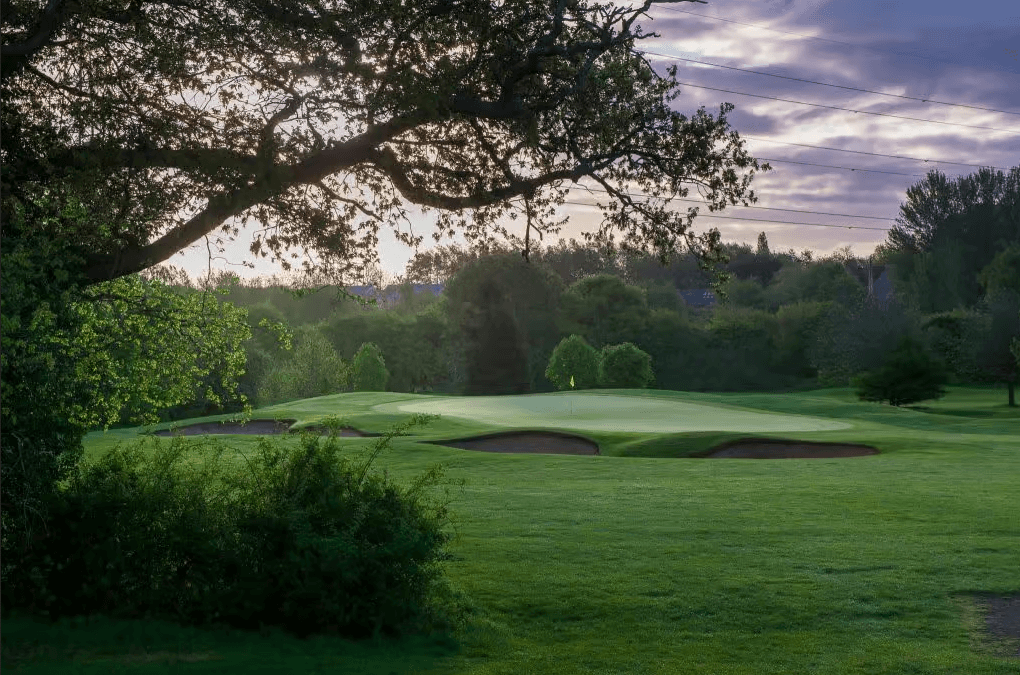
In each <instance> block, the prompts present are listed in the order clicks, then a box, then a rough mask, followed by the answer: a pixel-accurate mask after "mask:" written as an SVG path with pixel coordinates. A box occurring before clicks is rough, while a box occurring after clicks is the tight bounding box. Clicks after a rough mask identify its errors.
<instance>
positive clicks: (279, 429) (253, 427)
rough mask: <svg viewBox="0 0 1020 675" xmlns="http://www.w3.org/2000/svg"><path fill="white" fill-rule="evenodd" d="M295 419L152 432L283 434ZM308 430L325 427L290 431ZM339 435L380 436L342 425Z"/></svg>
mask: <svg viewBox="0 0 1020 675" xmlns="http://www.w3.org/2000/svg"><path fill="white" fill-rule="evenodd" d="M296 421H297V420H249V421H248V422H246V423H244V424H241V423H239V422H202V423H200V424H192V425H189V426H186V427H178V428H177V429H173V430H171V429H162V430H160V431H156V432H153V433H154V434H155V435H156V436H171V435H173V436H204V435H206V434H241V435H246V436H266V435H270V434H285V433H287V432H288V431H290V426H291V425H292V424H294V422H296ZM301 431H309V432H311V433H318V434H325V433H327V431H326V428H325V427H323V426H319V425H312V426H308V427H305V428H304V429H295V430H294V431H292V432H291V433H299V432H301ZM339 435H340V436H355V437H361V436H380V435H381V434H371V433H367V432H364V431H358V430H357V429H353V428H351V427H343V428H342V429H341V430H340V433H339Z"/></svg>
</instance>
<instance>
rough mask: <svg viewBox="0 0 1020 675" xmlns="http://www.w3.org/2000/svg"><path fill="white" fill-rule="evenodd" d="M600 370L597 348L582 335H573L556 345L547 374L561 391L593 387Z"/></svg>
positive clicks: (596, 382) (596, 383)
mask: <svg viewBox="0 0 1020 675" xmlns="http://www.w3.org/2000/svg"><path fill="white" fill-rule="evenodd" d="M598 370H599V357H598V352H596V351H595V348H594V347H592V346H591V345H589V344H588V342H587V341H586V340H585V339H584V338H583V337H581V336H580V335H571V336H569V337H565V338H563V340H561V341H560V343H559V344H558V345H556V349H554V350H553V353H552V357H550V359H549V367H548V368H547V369H546V371H545V376H546V377H547V378H548V379H549V381H550V382H552V383H553V384H554V385H555V386H556V388H557V389H559V390H560V391H564V390H569V389H592V388H594V387H596V386H597V385H598V375H599V373H598ZM571 380H573V385H571Z"/></svg>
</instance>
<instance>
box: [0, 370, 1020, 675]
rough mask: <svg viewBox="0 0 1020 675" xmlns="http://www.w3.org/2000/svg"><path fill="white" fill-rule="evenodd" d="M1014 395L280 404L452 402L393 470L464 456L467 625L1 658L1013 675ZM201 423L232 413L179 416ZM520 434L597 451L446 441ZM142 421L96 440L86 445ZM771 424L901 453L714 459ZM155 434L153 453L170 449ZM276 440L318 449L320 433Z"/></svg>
mask: <svg viewBox="0 0 1020 675" xmlns="http://www.w3.org/2000/svg"><path fill="white" fill-rule="evenodd" d="M1002 399H1003V396H1002V392H999V391H990V390H984V389H980V388H964V387H952V388H951V389H950V391H949V393H948V395H947V396H946V397H945V398H944V399H942V400H940V401H937V402H934V403H931V404H929V406H928V407H926V408H924V409H923V410H922V409H906V408H895V407H893V406H888V405H878V404H871V403H863V402H860V401H858V400H856V398H855V396H854V394H853V392H852V391H850V390H849V389H828V390H815V391H810V392H803V393H790V394H763V393H733V394H730V393H720V394H711V393H691V392H666V391H662V392H659V391H631V390H613V391H609V392H606V391H600V392H588V391H585V392H570V393H566V392H564V393H551V394H539V395H526V396H516V397H511V396H491V397H452V396H450V397H443V396H421V395H411V394H405V393H397V392H360V393H349V394H337V395H330V396H322V397H318V398H313V399H303V400H297V401H292V402H289V403H285V404H280V405H277V406H272V407H271V408H263V409H260V410H258V411H257V413H256V415H255V416H254V419H255V420H259V419H261V420H274V419H277V420H296V426H298V427H300V426H301V425H308V424H320V423H321V422H322V421H323V420H325V419H326V418H327V417H329V416H332V415H336V416H338V417H340V418H343V420H344V423H345V424H350V425H351V426H352V427H353V428H356V429H359V430H362V431H364V432H367V433H372V434H378V433H385V432H386V431H387V430H389V429H392V428H393V426H394V425H395V424H397V423H401V422H405V421H407V419H408V417H409V414H410V413H417V412H424V413H433V414H439V415H441V417H440V418H438V419H432V420H430V421H428V422H427V423H425V424H422V425H420V426H414V427H412V428H410V429H408V432H407V434H406V435H403V436H397V437H394V438H393V439H392V441H391V442H390V443H389V444H388V446H387V447H386V449H385V450H384V451H383V452H381V454H379V456H378V457H377V459H376V463H375V465H374V470H377V471H386V472H388V474H389V476H390V477H391V478H393V479H394V480H396V481H397V483H399V484H404V485H406V484H409V482H410V481H411V480H412V479H413V478H414V477H416V476H419V475H420V474H421V472H422V471H424V470H426V469H427V468H429V467H431V466H434V465H436V464H437V463H440V464H442V465H444V466H445V467H446V470H447V472H448V473H447V474H446V475H447V477H448V478H449V479H450V481H451V482H450V483H449V484H448V485H449V486H451V492H450V499H451V500H452V501H451V503H450V508H451V510H452V512H453V514H454V516H455V522H454V524H453V526H452V527H451V529H450V531H451V532H452V533H454V535H455V537H454V539H453V541H452V542H451V543H450V545H449V552H450V554H451V558H450V559H449V561H448V562H447V563H446V564H445V565H444V567H445V574H446V575H447V577H448V579H449V580H450V582H451V583H452V584H453V586H454V588H456V589H457V590H458V591H461V592H463V593H465V594H466V596H467V597H468V598H470V601H471V602H472V603H473V604H474V610H473V612H474V613H473V615H472V618H471V621H470V624H469V626H467V627H466V628H465V629H464V630H463V632H461V633H459V634H458V636H457V640H458V643H457V644H456V645H453V644H452V643H450V642H445V641H431V639H426V638H424V637H422V638H415V637H409V638H407V639H401V640H392V641H386V642H383V643H380V644H372V643H369V642H364V643H356V642H350V641H347V640H343V639H339V638H333V637H328V636H323V637H319V638H315V639H310V640H307V641H305V640H298V639H296V638H293V637H288V636H286V635H283V634H278V633H271V634H266V635H262V634H259V633H255V632H250V633H243V632H237V633H228V632H222V631H217V630H214V629H198V628H194V629H192V628H182V627H179V626H174V625H172V624H168V623H164V622H158V621H134V622H126V621H125V622H115V621H105V620H102V621H100V620H96V621H95V622H90V623H74V622H71V621H70V620H69V621H65V622H63V623H60V624H57V625H46V624H39V623H34V622H30V621H27V620H11V621H5V623H4V648H5V650H8V649H9V647H8V645H9V644H10V645H19V644H20V645H32V644H39V645H43V646H44V647H45V650H42V649H40V650H39V654H38V655H37V656H31V657H30V656H29V655H28V654H27V652H26V656H25V657H23V659H22V660H23V662H22V663H17V662H18V660H19V659H18V658H12V659H10V660H8V658H7V655H6V653H5V659H4V671H5V672H6V671H7V670H8V668H9V666H10V665H11V664H17V666H18V667H15V668H11V670H12V672H22V673H32V674H38V675H49V674H51V673H64V672H78V673H82V674H87V675H101V674H102V675H105V673H109V672H114V671H116V672H122V673H132V674H133V673H138V674H139V675H141V674H143V673H156V672H161V673H170V672H187V673H191V672H194V673H199V672H217V673H226V674H230V673H267V674H268V673H279V672H302V673H318V674H321V675H327V674H329V675H333V674H334V673H345V674H347V675H376V674H377V673H394V672H395V673H417V674H419V675H452V674H454V673H456V674H458V675H460V674H464V675H517V674H518V673H541V674H543V675H544V674H548V675H593V674H602V673H605V674H607V675H608V674H613V675H616V674H621V675H622V674H624V673H626V674H627V675H630V674H635V675H676V674H678V673H704V674H706V675H709V674H711V675H716V674H718V675H758V674H759V673H783V674H785V673H824V674H826V675H829V674H832V675H874V674H883V675H899V674H900V673H919V674H920V673H924V674H926V675H963V674H966V675H1012V674H1014V673H1017V672H1020V671H1018V666H1020V661H1018V660H1017V658H1016V657H1015V656H1009V655H1010V654H1015V653H1017V650H1018V649H1020V636H1015V635H1013V636H1012V637H1011V635H1012V633H1010V631H1011V630H1012V629H1011V628H1009V626H1012V625H1013V624H1012V623H1010V622H1011V621H1015V618H1014V617H1015V614H1008V613H1002V614H1001V615H1000V616H999V618H998V619H997V621H998V624H996V625H999V626H1001V627H1002V629H1001V631H1000V632H999V633H996V635H997V638H996V639H998V640H1000V641H999V642H993V641H992V639H991V637H990V633H987V632H986V630H985V629H986V626H987V625H989V624H986V608H987V607H989V606H992V605H996V604H997V605H999V606H1002V607H1006V606H1013V605H1012V604H1010V603H1013V604H1017V603H1020V600H1018V599H1017V598H1018V597H1020V570H1018V568H1017V559H1018V555H1020V528H1018V527H1017V521H1016V486H1017V485H1018V484H1020V443H1018V439H1020V415H1018V413H1017V411H1016V410H1015V409H1009V408H1007V407H1006V406H1005V405H1004V402H1003V400H1002ZM571 403H572V404H573V413H572V414H571V410H570V408H571ZM195 422H204V423H210V422H218V419H217V418H202V419H195V420H182V421H181V425H182V426H184V425H187V424H189V423H195ZM160 426H168V425H160ZM508 427H516V428H517V430H521V429H541V428H546V429H550V430H552V429H551V428H557V429H560V428H565V427H573V428H575V429H577V433H578V435H582V436H583V437H584V438H586V439H589V440H590V441H592V442H594V443H597V444H598V447H599V449H600V453H599V455H587V456H584V455H566V454H561V455H556V454H513V453H500V452H469V451H466V450H463V449H460V448H458V447H447V446H444V445H442V444H438V445H437V444H435V442H436V441H439V440H442V439H452V438H466V437H470V436H480V435H485V434H492V433H496V432H503V431H506V430H507V428H508ZM628 430H631V431H629V432H628ZM144 431H149V430H143V429H140V428H134V429H118V430H114V431H110V432H108V433H105V434H104V433H102V432H96V433H93V434H90V435H89V437H88V439H87V440H86V447H87V455H88V456H89V457H90V458H97V457H99V456H100V455H102V454H105V452H107V451H109V450H110V449H111V448H112V447H113V446H115V445H116V444H117V443H123V442H127V443H131V442H134V441H135V440H137V439H138V438H139V434H141V433H143V432H144ZM769 431H773V432H780V435H782V436H783V437H786V438H790V439H797V440H801V441H824V442H828V443H867V444H869V445H873V446H874V447H875V448H877V449H878V451H879V454H876V455H872V456H870V457H865V458H860V459H846V458H832V459H812V460H799V459H790V460H783V461H776V462H755V461H746V460H740V459H698V458H691V457H692V455H691V453H692V452H696V451H699V450H700V451H704V450H707V449H708V448H709V447H714V446H715V445H717V444H721V443H727V442H733V441H736V440H738V439H740V438H742V437H746V436H749V435H755V436H756V435H758V434H760V433H765V434H766V435H767V432H769ZM147 438H148V440H147V441H146V443H148V444H149V445H148V446H147V447H148V448H150V449H151V448H152V447H155V446H157V445H158V446H163V445H165V444H168V443H170V442H171V439H169V438H163V437H158V436H150V437H147ZM265 438H271V439H272V440H273V442H279V443H282V444H287V445H290V446H292V447H293V446H296V445H297V444H298V443H299V442H300V437H299V435H298V434H281V435H277V436H273V437H265ZM260 441H261V439H260V438H258V437H257V436H252V435H233V436H221V437H218V438H216V439H207V440H203V439H201V438H198V439H186V440H185V439H179V442H187V443H189V444H194V445H192V446H189V447H191V448H193V450H191V452H194V453H195V454H194V456H193V459H195V460H198V459H199V456H200V455H201V454H203V453H205V452H207V451H209V448H211V447H212V446H211V445H209V444H211V443H214V442H215V443H221V444H222V446H223V448H224V450H225V453H226V454H225V456H226V458H227V459H228V460H230V461H231V462H232V463H233V465H234V466H236V467H237V469H238V470H239V471H245V468H244V467H245V466H246V463H245V461H244V459H245V458H246V457H247V458H250V457H251V456H252V454H253V453H254V452H255V451H256V450H257V447H258V443H259V442H260ZM378 441H380V439H379V438H367V437H366V438H358V437H345V438H343V439H342V446H343V448H344V449H343V452H344V453H345V454H348V453H349V454H350V456H351V457H352V458H354V457H363V456H365V455H366V453H368V452H370V451H371V449H372V447H373V446H374V445H375V444H376V443H377V442H378ZM203 443H204V444H205V445H203ZM668 458H677V459H679V458H683V461H671V460H670V459H668ZM461 481H463V482H461ZM127 635H130V636H131V637H130V638H128V637H125V636H127ZM27 649H28V647H25V650H27ZM143 657H144V658H143Z"/></svg>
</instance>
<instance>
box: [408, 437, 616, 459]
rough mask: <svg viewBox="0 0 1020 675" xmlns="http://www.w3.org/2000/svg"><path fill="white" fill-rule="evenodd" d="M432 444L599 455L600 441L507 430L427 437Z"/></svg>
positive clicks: (537, 452) (466, 447) (468, 447)
mask: <svg viewBox="0 0 1020 675" xmlns="http://www.w3.org/2000/svg"><path fill="white" fill-rule="evenodd" d="M426 443H432V444H433V445H443V446H447V447H453V448H460V449H462V450H476V451H479V452H504V453H525V454H545V455H598V454H600V453H599V446H598V443H595V442H594V441H590V440H588V439H587V438H582V437H581V436H574V435H571V434H564V433H559V432H555V431H505V432H499V433H494V434H485V435H482V436H472V437H471V438H462V439H454V440H449V441H426Z"/></svg>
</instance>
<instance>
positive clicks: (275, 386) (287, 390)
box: [256, 325, 351, 405]
mask: <svg viewBox="0 0 1020 675" xmlns="http://www.w3.org/2000/svg"><path fill="white" fill-rule="evenodd" d="M262 369H263V374H262V377H261V378H260V380H259V382H258V384H257V389H256V392H257V400H258V404H259V405H268V404H271V403H279V402H281V401H294V400H298V399H303V398H313V397H315V396H326V395H327V394H338V393H341V392H343V391H345V390H347V389H348V387H350V384H351V370H350V365H349V364H348V363H346V362H345V361H344V360H343V358H341V357H340V355H339V354H338V353H337V351H336V349H335V348H334V347H333V345H332V344H331V343H330V341H329V340H328V339H327V338H326V336H325V335H323V333H322V331H321V330H320V329H319V328H318V327H316V326H308V325H305V326H300V327H299V328H297V329H296V330H295V331H294V337H293V349H291V350H289V351H284V350H277V351H275V352H273V353H271V355H270V356H269V363H268V364H263V365H262Z"/></svg>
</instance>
